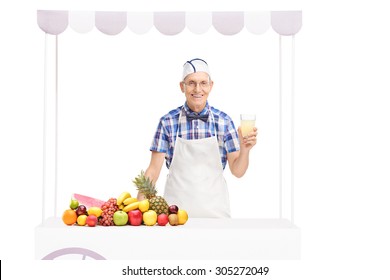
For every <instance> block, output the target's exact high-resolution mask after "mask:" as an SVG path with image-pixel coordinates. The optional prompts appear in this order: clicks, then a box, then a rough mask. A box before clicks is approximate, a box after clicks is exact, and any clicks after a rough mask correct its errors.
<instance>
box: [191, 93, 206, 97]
mask: <svg viewBox="0 0 390 280" xmlns="http://www.w3.org/2000/svg"><path fill="white" fill-rule="evenodd" d="M191 96H192V97H194V98H202V97H203V94H191Z"/></svg>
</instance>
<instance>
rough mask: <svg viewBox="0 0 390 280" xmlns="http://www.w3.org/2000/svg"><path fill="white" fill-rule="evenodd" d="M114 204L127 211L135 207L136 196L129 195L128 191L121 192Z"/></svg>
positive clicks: (136, 202)
mask: <svg viewBox="0 0 390 280" xmlns="http://www.w3.org/2000/svg"><path fill="white" fill-rule="evenodd" d="M116 204H117V205H118V207H119V209H121V210H122V211H125V212H126V213H127V212H129V211H131V210H134V209H137V208H138V205H139V201H138V200H137V198H136V197H131V194H130V193H129V192H122V193H121V194H120V195H119V196H118V198H117V200H116Z"/></svg>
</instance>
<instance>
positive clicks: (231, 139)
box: [150, 102, 240, 168]
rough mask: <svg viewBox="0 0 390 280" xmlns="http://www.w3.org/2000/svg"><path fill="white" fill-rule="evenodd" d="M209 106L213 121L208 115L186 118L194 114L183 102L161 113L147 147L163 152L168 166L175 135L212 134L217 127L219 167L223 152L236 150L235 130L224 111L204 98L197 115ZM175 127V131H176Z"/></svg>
mask: <svg viewBox="0 0 390 280" xmlns="http://www.w3.org/2000/svg"><path fill="white" fill-rule="evenodd" d="M209 110H210V111H211V113H212V114H213V117H214V121H215V123H214V122H213V121H212V120H213V119H212V117H211V116H209V118H208V121H207V122H203V121H202V120H192V121H187V118H186V116H187V115H189V114H194V112H192V111H191V109H190V108H189V107H188V106H187V103H185V104H184V105H183V106H180V107H178V108H176V109H174V110H172V111H170V112H169V113H168V114H166V115H164V116H162V117H161V119H160V122H159V124H158V127H157V130H156V133H155V135H154V138H153V142H152V145H151V147H150V150H151V151H156V152H161V153H166V155H165V159H166V165H167V167H168V168H169V166H170V165H171V161H172V157H173V150H174V143H175V142H176V135H177V136H178V137H181V138H183V139H187V140H193V139H202V138H207V137H211V136H214V135H215V133H214V132H215V131H217V139H218V145H219V152H220V155H221V162H222V166H223V168H225V166H226V162H227V154H228V153H231V152H235V151H239V150H240V144H239V138H238V134H237V131H236V128H235V127H234V123H233V120H232V119H231V118H230V117H229V116H228V115H227V114H226V113H224V112H222V111H220V110H218V109H215V108H214V107H211V106H209V104H208V102H207V103H206V106H205V108H204V109H203V111H202V112H200V114H199V115H205V114H207V113H208V112H209ZM180 112H182V117H181V120H180V129H179V116H180ZM178 129H179V131H178V133H176V132H177V130H178Z"/></svg>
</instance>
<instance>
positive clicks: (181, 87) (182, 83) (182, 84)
mask: <svg viewBox="0 0 390 280" xmlns="http://www.w3.org/2000/svg"><path fill="white" fill-rule="evenodd" d="M184 87H185V85H184V82H183V81H181V82H180V89H181V92H183V93H184Z"/></svg>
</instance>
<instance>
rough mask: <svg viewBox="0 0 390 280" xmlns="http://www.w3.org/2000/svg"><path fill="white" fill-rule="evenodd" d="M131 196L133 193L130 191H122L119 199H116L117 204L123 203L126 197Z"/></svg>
mask: <svg viewBox="0 0 390 280" xmlns="http://www.w3.org/2000/svg"><path fill="white" fill-rule="evenodd" d="M129 197H131V194H130V193H129V192H123V193H121V195H120V196H118V198H117V200H116V204H117V205H118V206H119V205H121V204H122V203H123V201H124V200H125V199H126V198H129Z"/></svg>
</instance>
